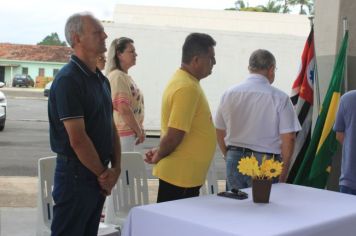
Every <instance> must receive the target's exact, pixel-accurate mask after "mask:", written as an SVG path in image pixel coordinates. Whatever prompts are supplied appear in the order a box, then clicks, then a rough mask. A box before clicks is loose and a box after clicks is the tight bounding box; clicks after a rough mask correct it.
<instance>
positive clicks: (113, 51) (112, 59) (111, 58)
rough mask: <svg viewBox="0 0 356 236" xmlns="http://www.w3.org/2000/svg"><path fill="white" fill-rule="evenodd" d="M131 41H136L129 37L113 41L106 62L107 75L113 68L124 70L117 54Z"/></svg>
mask: <svg viewBox="0 0 356 236" xmlns="http://www.w3.org/2000/svg"><path fill="white" fill-rule="evenodd" d="M129 43H134V41H133V40H132V39H130V38H127V37H120V38H116V39H114V40H113V41H112V42H111V45H110V48H109V51H108V57H107V62H106V69H105V75H106V76H108V74H109V73H110V72H111V71H113V70H116V69H118V70H122V68H121V64H120V60H119V59H118V58H117V56H116V55H117V52H119V53H123V52H124V51H125V49H126V48H127V45H128V44H129Z"/></svg>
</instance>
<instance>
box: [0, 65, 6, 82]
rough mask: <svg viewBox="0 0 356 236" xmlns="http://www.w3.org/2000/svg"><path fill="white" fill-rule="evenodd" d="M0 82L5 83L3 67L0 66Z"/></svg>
mask: <svg viewBox="0 0 356 236" xmlns="http://www.w3.org/2000/svg"><path fill="white" fill-rule="evenodd" d="M0 82H4V83H5V67H4V66H0Z"/></svg>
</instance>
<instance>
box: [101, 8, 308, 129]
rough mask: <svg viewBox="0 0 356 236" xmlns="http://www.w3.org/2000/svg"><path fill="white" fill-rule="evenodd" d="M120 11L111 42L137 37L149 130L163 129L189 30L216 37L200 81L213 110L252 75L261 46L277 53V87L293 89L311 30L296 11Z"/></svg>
mask: <svg viewBox="0 0 356 236" xmlns="http://www.w3.org/2000/svg"><path fill="white" fill-rule="evenodd" d="M125 9H126V10H125ZM115 12H116V15H115V17H114V20H115V21H114V22H112V23H109V22H106V23H104V27H105V31H106V33H107V34H108V39H107V46H109V45H110V44H111V42H112V40H113V39H114V38H117V37H122V36H127V37H130V38H132V39H133V40H134V41H135V47H136V51H137V53H138V58H137V61H136V63H137V64H136V66H134V67H133V68H132V69H131V70H130V71H129V74H130V75H132V77H133V78H134V80H135V81H136V83H137V84H138V86H139V87H140V88H141V90H143V93H144V96H145V108H146V113H145V128H146V129H149V130H159V128H160V106H161V97H162V92H163V90H164V88H165V86H166V84H167V81H168V80H169V79H170V78H171V76H172V74H173V73H174V71H175V70H176V69H177V68H178V67H179V66H180V61H181V48H182V45H183V42H184V39H185V37H186V36H187V35H188V34H189V33H191V32H203V33H208V34H210V35H211V36H212V37H213V38H214V39H215V40H216V41H217V46H216V47H215V53H216V61H217V64H216V65H215V67H214V69H213V73H212V74H211V75H210V76H209V77H207V78H205V79H203V80H202V81H201V84H202V87H203V89H204V91H205V93H206V96H207V98H208V100H209V104H210V107H211V110H212V112H213V114H214V112H215V110H216V108H217V106H218V103H219V100H220V97H221V95H222V93H223V92H224V91H225V90H226V89H227V88H229V87H230V86H232V85H233V84H235V83H238V82H241V81H242V80H243V79H244V78H245V77H246V76H247V75H248V71H247V65H248V58H249V56H250V54H251V52H252V51H254V50H255V49H258V48H264V49H268V50H270V51H271V52H272V53H273V54H274V55H275V57H276V60H277V68H278V70H277V73H276V80H275V83H274V86H276V87H278V88H280V89H282V90H283V91H285V92H286V93H288V94H289V93H290V90H291V86H292V83H293V82H294V80H295V77H296V74H297V72H298V69H299V64H300V56H301V53H302V50H303V47H304V43H305V41H306V38H307V35H308V33H309V30H310V24H309V21H308V19H307V17H306V16H297V15H282V14H273V13H249V12H227V11H220V10H191V9H180V8H178V9H177V8H156V7H154V8H153V7H137V6H127V5H124V6H123V5H118V6H117V8H116V11H115ZM240 13H241V14H240ZM187 19H189V21H187ZM183 22H185V24H183ZM188 22H190V24H188ZM227 26H229V27H227Z"/></svg>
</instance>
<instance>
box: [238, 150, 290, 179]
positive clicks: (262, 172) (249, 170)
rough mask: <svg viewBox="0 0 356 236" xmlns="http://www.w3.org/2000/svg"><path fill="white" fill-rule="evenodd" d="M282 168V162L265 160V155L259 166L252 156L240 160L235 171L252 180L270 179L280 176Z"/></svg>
mask: <svg viewBox="0 0 356 236" xmlns="http://www.w3.org/2000/svg"><path fill="white" fill-rule="evenodd" d="M282 167H283V163H282V162H280V161H275V160H274V159H269V160H267V157H266V155H265V156H263V158H262V164H261V165H260V166H259V165H258V161H257V159H256V157H255V156H254V155H253V154H252V155H251V156H250V157H243V158H241V160H240V161H239V164H238V166H237V169H238V170H239V172H240V173H241V174H243V175H248V176H251V177H252V178H258V179H271V178H274V177H277V176H279V175H280V174H281V172H282Z"/></svg>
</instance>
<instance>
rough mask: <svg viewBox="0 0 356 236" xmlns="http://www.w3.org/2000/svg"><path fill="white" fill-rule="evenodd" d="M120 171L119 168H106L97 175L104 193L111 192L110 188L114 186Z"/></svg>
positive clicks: (108, 193)
mask: <svg viewBox="0 0 356 236" xmlns="http://www.w3.org/2000/svg"><path fill="white" fill-rule="evenodd" d="M120 172H121V170H120V169H115V168H108V169H106V170H105V171H104V172H103V173H102V174H101V175H100V176H99V177H98V182H99V185H100V187H101V188H102V190H103V194H104V195H106V196H108V195H110V194H111V190H112V188H113V187H114V186H115V184H116V182H117V179H118V178H119V176H120Z"/></svg>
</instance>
